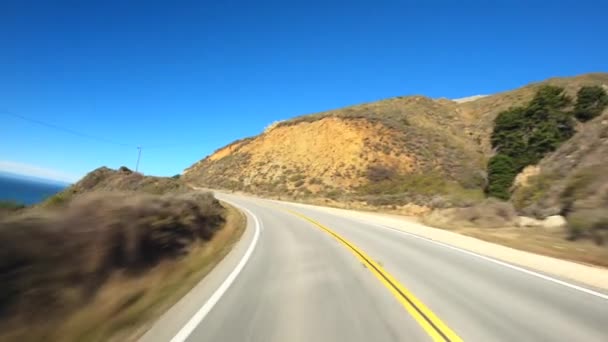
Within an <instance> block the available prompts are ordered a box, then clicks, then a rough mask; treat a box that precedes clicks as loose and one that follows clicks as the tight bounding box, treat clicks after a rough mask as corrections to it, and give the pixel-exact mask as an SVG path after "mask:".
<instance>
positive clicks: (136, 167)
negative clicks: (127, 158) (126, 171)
mask: <svg viewBox="0 0 608 342" xmlns="http://www.w3.org/2000/svg"><path fill="white" fill-rule="evenodd" d="M140 158H141V146H137V164H135V172H137V170H139V159H140Z"/></svg>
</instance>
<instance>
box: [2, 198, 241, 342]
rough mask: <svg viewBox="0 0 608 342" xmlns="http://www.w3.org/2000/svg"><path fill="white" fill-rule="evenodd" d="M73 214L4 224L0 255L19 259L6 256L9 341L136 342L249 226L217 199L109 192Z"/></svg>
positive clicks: (83, 202) (81, 203)
mask: <svg viewBox="0 0 608 342" xmlns="http://www.w3.org/2000/svg"><path fill="white" fill-rule="evenodd" d="M98 196H100V195H98ZM191 196H193V197H191ZM134 197H136V198H134ZM91 206H94V207H91ZM65 211H66V212H61V214H58V213H54V212H47V211H36V212H34V213H29V214H28V215H26V216H23V217H15V218H12V219H11V221H9V222H7V221H3V222H2V224H1V225H0V244H2V246H0V247H1V250H2V251H3V252H8V253H9V254H12V257H10V258H9V257H7V256H4V257H3V258H2V259H1V262H2V265H1V266H2V267H0V272H1V274H0V276H1V277H2V283H1V286H2V293H3V296H2V298H1V302H0V305H1V306H0V308H1V309H2V311H1V314H2V315H1V316H0V319H1V321H0V331H1V333H0V340H11V341H12V340H19V341H129V340H135V339H136V338H137V337H138V336H139V335H141V333H143V332H144V331H145V330H146V327H147V326H148V325H149V324H151V323H152V321H153V320H154V319H155V318H157V317H158V316H159V315H160V314H161V313H162V312H164V311H165V310H166V309H167V308H168V307H170V306H171V305H172V304H173V303H174V302H176V301H177V300H178V299H179V298H180V297H181V296H183V295H184V294H185V293H187V292H188V291H189V290H190V289H191V288H192V287H193V286H194V285H195V284H196V283H197V282H198V281H200V279H201V278H202V277H203V276H204V275H205V274H207V273H208V272H209V271H210V270H211V269H212V268H213V266H214V265H215V264H217V262H218V261H219V260H221V258H222V257H223V256H224V255H226V254H227V253H228V251H229V250H230V249H231V247H232V245H233V244H234V243H235V242H236V241H237V240H238V238H239V237H240V235H241V233H242V232H243V230H244V223H245V219H244V217H243V216H242V215H241V214H240V213H239V212H238V211H236V210H235V209H233V208H230V207H226V206H225V205H224V206H222V205H220V204H219V202H217V200H215V199H214V198H213V197H212V196H211V195H209V194H204V195H201V194H194V195H187V196H186V195H181V196H163V197H158V196H150V197H148V196H143V197H141V196H135V195H133V194H129V195H127V196H126V197H125V196H121V195H112V196H110V195H103V196H102V197H101V198H92V199H80V198H79V199H78V201H76V202H75V203H71V204H70V205H69V206H68V208H66V209H65ZM95 213H97V214H96V215H95ZM101 213H104V214H101ZM16 222H20V224H21V225H20V226H17V225H16V224H15V223H16ZM68 223H70V224H68ZM121 224H122V226H121ZM121 227H122V228H121ZM151 242H154V243H153V246H154V248H152V249H148V248H147V247H146V246H147V245H148V244H149V243H151ZM11 246H16V247H14V248H11Z"/></svg>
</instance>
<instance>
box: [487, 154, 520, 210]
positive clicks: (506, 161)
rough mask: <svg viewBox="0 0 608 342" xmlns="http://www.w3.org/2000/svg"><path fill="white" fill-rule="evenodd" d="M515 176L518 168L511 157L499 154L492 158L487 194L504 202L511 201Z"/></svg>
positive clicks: (489, 164) (489, 165)
mask: <svg viewBox="0 0 608 342" xmlns="http://www.w3.org/2000/svg"><path fill="white" fill-rule="evenodd" d="M515 176H517V168H516V166H515V162H514V161H513V159H512V158H511V157H509V156H508V155H505V154H501V153H499V154H497V155H495V156H494V157H492V158H490V161H489V162H488V188H487V190H486V192H487V194H488V195H489V196H491V197H496V198H500V199H504V200H507V199H509V197H510V193H509V188H510V187H511V184H513V180H514V179H515Z"/></svg>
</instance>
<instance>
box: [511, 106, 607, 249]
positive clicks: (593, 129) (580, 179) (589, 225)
mask: <svg viewBox="0 0 608 342" xmlns="http://www.w3.org/2000/svg"><path fill="white" fill-rule="evenodd" d="M521 183H522V184H520V185H519V186H518V187H516V189H515V191H514V195H513V204H514V205H515V207H516V208H518V209H519V211H520V212H522V213H524V214H526V215H529V216H535V217H538V218H545V217H547V216H550V215H563V216H565V217H566V219H567V220H568V224H569V227H570V229H571V233H572V234H573V235H572V236H571V237H572V238H576V237H578V236H581V235H586V236H591V237H593V238H594V239H596V240H598V242H602V240H604V239H606V236H603V235H602V234H605V230H606V227H608V110H605V111H604V114H603V115H601V116H599V117H597V118H595V119H593V120H591V121H589V122H587V123H585V124H583V125H581V127H580V128H579V130H578V132H577V134H576V135H575V136H574V137H572V138H571V139H570V140H569V141H567V142H566V143H564V144H563V145H562V146H561V147H560V148H559V149H558V150H557V151H555V152H554V153H552V154H551V155H549V156H547V157H546V158H544V159H543V160H542V161H541V162H540V163H539V164H538V165H537V166H535V167H533V168H529V169H528V177H527V179H526V180H525V181H522V182H521Z"/></svg>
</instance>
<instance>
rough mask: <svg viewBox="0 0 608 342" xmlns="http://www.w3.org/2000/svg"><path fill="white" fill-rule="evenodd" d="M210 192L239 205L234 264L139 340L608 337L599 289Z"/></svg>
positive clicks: (345, 220) (607, 300)
mask: <svg viewBox="0 0 608 342" xmlns="http://www.w3.org/2000/svg"><path fill="white" fill-rule="evenodd" d="M217 196H218V197H219V198H220V199H223V200H225V201H227V202H230V203H233V204H235V205H237V206H239V207H241V208H243V209H244V210H245V211H246V212H247V215H248V231H249V235H248V236H249V237H244V240H246V241H242V242H243V244H246V245H247V246H246V247H247V248H245V247H243V248H241V250H242V251H239V250H237V251H235V252H234V253H231V254H239V256H238V258H236V257H234V259H235V260H236V259H238V261H239V263H240V265H237V264H236V261H235V266H234V267H232V266H230V267H226V270H225V273H226V274H225V275H224V276H223V277H224V278H231V279H228V280H226V281H224V283H222V284H221V286H220V285H216V284H204V283H205V282H206V280H207V279H205V280H203V282H202V285H201V286H205V285H206V286H207V287H209V288H212V290H213V291H208V295H206V294H205V292H204V291H202V292H201V293H202V294H201V295H200V296H198V297H204V296H208V297H209V298H211V300H209V298H198V297H197V298H196V299H197V300H199V301H200V302H201V304H202V305H200V306H201V307H203V306H204V308H203V310H201V309H198V310H194V309H193V308H189V309H183V310H181V311H184V310H191V311H196V312H191V313H189V312H181V313H182V314H183V317H184V318H183V319H181V321H180V319H173V320H172V321H171V320H170V319H164V320H163V319H161V320H160V321H159V322H157V324H156V325H155V326H154V327H153V328H152V329H151V330H150V331H149V332H148V333H147V334H146V335H145V336H144V337H143V339H142V340H143V341H162V340H167V338H166V336H171V337H172V338H173V341H174V342H181V341H261V342H262V341H264V342H265V341H432V340H435V341H459V340H464V341H607V340H608V297H607V296H605V295H603V294H600V293H596V292H593V291H589V292H583V291H580V290H578V289H576V288H575V287H568V286H564V285H562V284H560V283H558V282H554V281H548V280H547V279H544V278H542V277H538V276H534V275H533V274H529V273H525V272H521V271H519V270H517V269H513V268H509V267H505V266H503V265H500V264H497V263H494V262H490V261H488V260H486V259H483V258H480V257H477V256H475V255H472V254H469V253H464V252H462V251H460V250H457V249H452V248H447V247H445V246H442V245H440V244H436V243H433V242H431V241H427V240H424V239H420V238H417V237H415V236H411V235H408V234H404V233H402V232H400V231H396V230H392V229H389V228H386V227H382V226H378V225H372V224H369V223H364V222H361V221H357V220H355V219H353V218H349V217H345V216H338V215H332V214H329V213H327V212H324V211H321V210H315V209H314V208H313V207H303V206H297V205H293V204H289V203H284V202H277V201H267V200H260V199H255V198H249V197H242V196H235V195H226V194H217ZM254 233H257V234H254ZM254 235H255V238H254ZM239 266H240V267H239ZM235 268H236V269H237V271H238V272H235V270H234V269H235ZM221 272H222V270H221V267H220V269H219V270H218V271H217V272H216V273H217V274H216V275H215V276H216V277H222V275H221ZM209 278H210V280H209V281H207V283H211V282H212V281H213V276H212V277H209ZM190 301H191V302H192V300H190ZM210 301H211V303H210ZM197 305H198V304H197ZM186 318H188V319H186ZM167 322H170V323H167ZM161 331H162V332H164V335H163V333H161Z"/></svg>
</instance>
